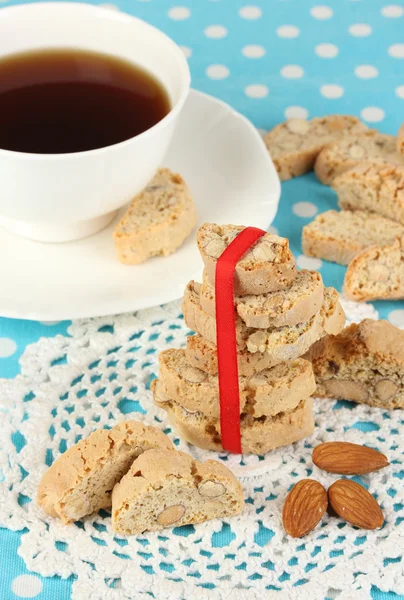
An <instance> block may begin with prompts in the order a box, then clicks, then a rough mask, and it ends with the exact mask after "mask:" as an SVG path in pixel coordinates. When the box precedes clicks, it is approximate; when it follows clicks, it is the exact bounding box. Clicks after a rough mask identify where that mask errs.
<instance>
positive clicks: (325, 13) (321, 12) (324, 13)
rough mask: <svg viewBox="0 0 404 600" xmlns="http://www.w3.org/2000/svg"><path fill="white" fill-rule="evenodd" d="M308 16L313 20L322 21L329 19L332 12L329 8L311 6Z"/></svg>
mask: <svg viewBox="0 0 404 600" xmlns="http://www.w3.org/2000/svg"><path fill="white" fill-rule="evenodd" d="M310 14H311V16H312V17H314V18H315V19H320V20H322V21H323V20H325V19H331V17H332V15H333V12H332V8H330V7H329V6H313V8H312V9H311V11H310Z"/></svg>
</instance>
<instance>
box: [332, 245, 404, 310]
mask: <svg viewBox="0 0 404 600" xmlns="http://www.w3.org/2000/svg"><path fill="white" fill-rule="evenodd" d="M344 292H345V295H346V296H347V297H348V298H350V299H351V300H356V301H358V302H363V301H366V300H397V299H400V298H404V237H402V238H399V239H397V240H395V241H394V242H393V243H392V244H390V245H388V246H371V247H370V248H366V249H365V250H362V252H360V253H359V254H357V255H356V256H355V258H353V259H352V261H351V262H350V263H349V265H348V269H347V271H346V273H345V281H344Z"/></svg>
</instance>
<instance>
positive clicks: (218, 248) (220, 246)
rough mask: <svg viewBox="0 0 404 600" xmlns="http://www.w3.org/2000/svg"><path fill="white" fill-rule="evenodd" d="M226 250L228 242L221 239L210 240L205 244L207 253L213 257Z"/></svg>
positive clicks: (217, 256)
mask: <svg viewBox="0 0 404 600" xmlns="http://www.w3.org/2000/svg"><path fill="white" fill-rule="evenodd" d="M225 250H226V244H225V243H224V241H223V240H220V239H214V240H210V242H208V243H207V244H206V246H205V253H206V254H207V255H208V256H210V257H211V258H219V256H220V255H221V254H223V252H224V251H225Z"/></svg>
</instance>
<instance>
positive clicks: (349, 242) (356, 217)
mask: <svg viewBox="0 0 404 600" xmlns="http://www.w3.org/2000/svg"><path fill="white" fill-rule="evenodd" d="M348 173H349V172H348ZM342 177H344V175H343V176H342ZM399 235H404V226H402V225H400V223H396V222H395V221H391V220H390V219H385V218H384V217H379V216H378V215H375V214H369V213H366V212H363V211H361V210H356V211H350V210H342V211H340V212H337V211H336V210H328V211H327V212H325V213H322V214H320V215H318V216H317V217H316V218H315V219H314V221H312V222H311V223H309V224H308V225H306V226H305V227H303V233H302V248H303V252H304V254H305V255H306V256H315V257H316V258H322V259H324V260H329V261H331V262H336V263H339V264H340V265H347V264H348V263H349V262H350V261H351V260H352V258H353V257H354V256H355V255H356V254H357V253H358V252H360V251H361V250H363V249H364V248H368V247H369V246H373V245H375V244H377V245H382V246H384V245H386V244H391V243H392V242H394V240H395V239H396V237H397V236H399Z"/></svg>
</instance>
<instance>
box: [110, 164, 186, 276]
mask: <svg viewBox="0 0 404 600" xmlns="http://www.w3.org/2000/svg"><path fill="white" fill-rule="evenodd" d="M196 221H197V214H196V207H195V204H194V201H193V199H192V196H191V193H190V191H189V189H188V186H187V184H186V183H185V181H184V180H183V179H182V177H181V176H180V175H178V174H175V173H172V172H171V171H170V170H169V169H159V170H158V171H157V173H156V175H155V176H154V178H153V179H152V180H151V181H150V183H149V184H148V185H147V186H146V187H145V188H144V190H142V191H141V192H140V193H139V194H138V195H137V196H135V198H134V199H133V200H132V202H131V203H130V205H129V207H128V209H127V211H126V213H125V214H124V216H123V217H122V219H121V220H120V221H119V223H118V224H117V225H116V228H115V232H114V242H115V248H116V251H117V254H118V258H119V260H120V261H121V262H123V263H125V264H127V265H137V264H139V263H142V262H144V261H145V260H147V259H148V258H151V257H152V256H168V255H169V254H172V253H173V252H175V251H176V250H177V249H178V248H179V247H180V246H181V245H182V244H183V242H184V241H185V240H186V239H187V237H188V236H189V234H190V233H191V231H192V230H193V228H194V227H195V225H196Z"/></svg>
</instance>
